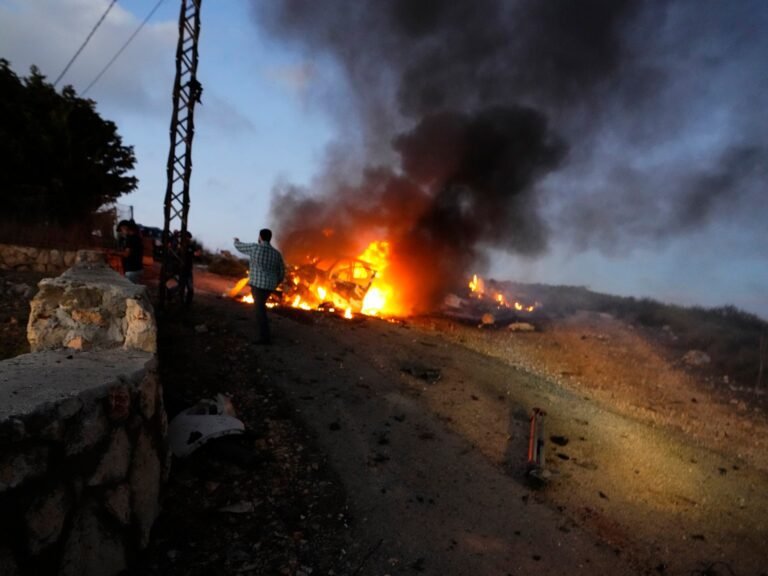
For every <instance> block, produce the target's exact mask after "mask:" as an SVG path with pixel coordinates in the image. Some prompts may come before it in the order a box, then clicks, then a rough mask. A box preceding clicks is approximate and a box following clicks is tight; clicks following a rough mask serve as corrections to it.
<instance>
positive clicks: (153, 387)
mask: <svg viewBox="0 0 768 576" xmlns="http://www.w3.org/2000/svg"><path fill="white" fill-rule="evenodd" d="M158 387H159V383H158V380H157V375H156V374H154V373H153V374H148V375H147V376H145V377H144V379H143V380H142V381H141V384H139V407H140V408H141V415H142V416H143V417H144V418H145V419H146V420H151V419H152V416H154V415H155V410H156V406H157V396H158Z"/></svg>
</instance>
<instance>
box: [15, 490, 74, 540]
mask: <svg viewBox="0 0 768 576" xmlns="http://www.w3.org/2000/svg"><path fill="white" fill-rule="evenodd" d="M71 506H72V500H71V498H70V496H69V494H68V492H67V491H66V489H65V488H64V487H63V486H58V487H57V488H55V489H54V490H53V491H52V492H50V493H48V494H44V495H42V496H40V497H38V498H36V499H35V501H34V502H33V503H32V505H31V506H30V507H29V509H28V510H27V512H26V514H25V515H24V522H25V525H26V529H27V546H28V549H29V551H30V552H31V553H32V554H38V553H39V552H41V551H42V550H43V549H45V548H46V547H48V546H50V545H51V544H55V543H56V541H58V539H59V536H61V532H62V529H63V528H64V523H65V521H66V519H67V514H68V513H69V510H70V508H71Z"/></svg>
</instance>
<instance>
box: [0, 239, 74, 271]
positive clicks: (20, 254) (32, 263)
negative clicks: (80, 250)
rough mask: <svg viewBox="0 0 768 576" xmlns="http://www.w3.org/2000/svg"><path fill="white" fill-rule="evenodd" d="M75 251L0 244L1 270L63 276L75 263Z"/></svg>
mask: <svg viewBox="0 0 768 576" xmlns="http://www.w3.org/2000/svg"><path fill="white" fill-rule="evenodd" d="M75 259H76V252H75V251H73V250H52V249H50V248H33V247H30V246H14V245H13V244H0V269H3V270H25V271H26V270H32V271H35V272H45V273H50V274H61V273H62V272H63V271H64V270H66V269H67V268H69V267H70V266H72V265H73V264H74V263H75Z"/></svg>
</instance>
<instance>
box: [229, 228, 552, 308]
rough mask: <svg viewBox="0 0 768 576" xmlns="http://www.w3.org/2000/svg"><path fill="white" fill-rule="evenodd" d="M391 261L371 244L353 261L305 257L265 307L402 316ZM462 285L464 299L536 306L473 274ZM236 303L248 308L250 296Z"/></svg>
mask: <svg viewBox="0 0 768 576" xmlns="http://www.w3.org/2000/svg"><path fill="white" fill-rule="evenodd" d="M391 257H392V252H391V246H390V244H389V243H388V242H386V241H383V240H377V241H374V242H371V243H370V244H368V246H367V247H366V248H365V249H364V250H363V251H362V252H361V253H360V254H359V255H358V256H357V257H356V258H340V259H337V260H333V261H321V260H319V259H316V258H307V263H306V264H304V265H301V266H293V267H290V268H289V270H288V271H287V273H286V278H285V280H284V281H283V283H282V285H281V286H280V287H279V289H278V290H277V291H276V292H275V293H273V295H272V296H271V297H270V300H269V302H268V303H267V305H268V306H269V307H271V308H272V307H276V306H284V307H289V308H298V309H301V310H318V311H322V312H328V313H332V314H338V315H339V316H342V317H344V318H347V319H351V318H353V317H354V315H355V314H363V315H365V316H378V317H385V318H386V317H390V318H391V317H398V316H406V315H408V305H407V302H402V301H400V300H399V299H398V297H397V295H398V294H399V293H400V292H402V291H398V290H397V287H398V285H400V284H401V283H402V281H401V280H402V279H400V281H399V279H398V278H396V277H395V276H394V274H393V267H392V266H391ZM247 283H248V277H245V278H243V279H241V280H240V281H238V282H237V284H235V286H234V287H233V288H232V289H231V290H230V291H229V293H228V294H229V296H230V297H232V298H236V297H237V295H238V294H239V293H240V292H241V291H242V290H243V289H244V288H245V286H246V285H247ZM468 287H469V294H468V296H469V298H470V299H475V300H480V301H484V302H488V303H492V304H493V305H494V306H495V307H497V308H505V309H510V310H515V311H517V312H533V311H534V310H535V309H536V308H537V306H538V304H524V303H521V302H518V301H516V300H513V299H510V298H509V297H508V296H507V295H506V294H504V293H503V292H501V291H500V290H497V289H495V288H493V289H487V288H486V282H485V281H484V280H483V278H482V277H480V276H478V275H477V274H475V275H473V276H472V279H471V280H470V281H469V284H468ZM239 300H240V301H241V302H245V303H247V304H253V296H252V295H251V294H248V295H245V296H243V297H241V298H239Z"/></svg>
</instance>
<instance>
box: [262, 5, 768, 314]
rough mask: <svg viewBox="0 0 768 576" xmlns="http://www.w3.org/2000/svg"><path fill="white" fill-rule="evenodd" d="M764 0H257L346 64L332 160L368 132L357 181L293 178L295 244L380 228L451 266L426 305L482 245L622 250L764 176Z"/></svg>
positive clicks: (299, 250)
mask: <svg viewBox="0 0 768 576" xmlns="http://www.w3.org/2000/svg"><path fill="white" fill-rule="evenodd" d="M766 13H768V10H766V9H765V5H764V4H762V3H761V2H760V1H759V0H757V1H743V2H729V3H723V2H718V1H716V0H703V1H701V2H700V1H698V0H687V1H686V0H682V1H678V2H674V3H673V2H667V1H665V0H646V1H643V0H580V1H577V2H574V1H573V0H546V1H542V0H517V1H512V0H473V1H472V2H467V1H465V0H420V1H418V2H417V1H412V0H335V1H331V0H326V1H323V2H316V1H313V0H284V1H283V2H264V3H258V7H257V8H255V13H254V14H255V19H256V20H257V21H258V23H259V25H262V26H265V27H266V28H267V29H268V30H270V31H271V32H272V33H273V34H274V35H275V36H276V37H278V38H281V39H284V40H286V41H291V42H294V43H295V44H296V45H298V46H299V47H300V48H301V49H303V50H305V51H306V53H307V54H308V56H309V57H311V58H313V59H321V58H328V57H329V58H331V59H332V61H333V62H335V63H336V64H337V66H338V74H339V77H340V78H341V79H342V80H343V81H339V83H338V85H339V91H338V93H335V94H334V96H335V98H328V97H327V95H326V98H328V100H327V102H328V103H329V104H331V105H332V106H331V108H333V109H334V111H335V113H336V115H337V117H338V118H339V120H340V121H342V122H343V123H344V124H346V125H347V126H349V125H350V123H351V124H353V125H354V126H356V127H358V128H359V133H358V136H357V137H355V131H354V130H349V129H348V130H346V131H345V136H346V137H349V138H350V141H349V148H348V150H347V153H346V154H345V153H344V152H342V153H338V152H337V155H336V156H334V158H340V157H341V158H345V160H346V161H349V158H352V157H355V156H356V154H357V152H358V151H359V150H356V148H358V149H361V150H362V157H363V159H362V163H363V165H364V166H365V168H362V174H363V175H362V177H360V178H357V179H356V180H355V179H349V178H346V179H345V177H346V176H347V174H348V173H347V172H346V171H345V170H342V167H341V165H340V164H339V165H337V164H336V163H334V162H329V164H328V166H327V167H326V171H325V175H324V177H323V178H321V179H320V180H319V181H318V185H317V188H318V189H319V190H320V192H319V193H318V191H317V190H315V191H314V194H312V195H308V194H306V193H305V191H302V190H300V189H297V188H290V187H288V188H285V187H284V188H283V189H282V190H281V191H280V192H279V193H278V195H277V196H276V197H275V201H274V203H273V212H274V215H275V217H276V220H277V221H276V222H275V227H276V228H278V229H279V230H280V235H281V239H282V242H281V244H282V245H284V246H287V247H288V248H289V252H295V253H296V255H299V254H304V253H307V252H309V251H310V250H312V251H314V252H318V251H323V250H326V251H328V252H329V253H331V252H334V251H336V252H338V251H339V250H349V251H353V250H355V249H356V246H357V245H358V244H359V242H360V240H361V239H360V237H359V236H360V230H366V231H367V233H370V234H371V236H372V237H371V239H373V237H375V235H376V232H384V233H385V234H382V235H383V236H386V237H388V238H389V239H390V240H392V242H393V244H394V247H395V249H396V250H397V251H398V256H399V262H401V264H402V265H404V266H407V267H408V269H409V270H413V269H416V268H422V269H423V268H424V267H428V268H429V269H430V270H431V271H432V272H433V276H434V277H436V278H438V280H437V281H436V282H435V283H434V284H433V285H431V286H427V287H423V293H422V294H421V296H422V298H421V300H420V304H422V305H428V304H429V303H430V302H431V301H433V300H434V299H435V298H437V297H439V296H440V295H441V293H442V292H443V291H445V290H447V289H450V288H452V287H453V284H454V283H455V282H458V281H459V279H461V278H463V277H465V276H466V274H467V273H468V272H471V271H472V270H473V269H476V267H477V266H478V265H480V264H482V260H483V251H484V249H485V248H501V249H504V250H507V251H510V252H517V253H522V254H529V255H535V254H537V253H541V252H542V251H544V250H546V248H547V246H548V241H549V239H550V237H551V235H552V234H553V233H554V234H556V235H557V237H558V238H559V239H563V238H568V239H570V241H571V242H572V243H573V244H574V245H576V246H579V247H581V248H589V247H591V246H594V245H597V246H602V247H604V248H605V249H606V250H621V249H622V247H625V246H630V245H634V244H635V243H637V242H640V243H643V242H644V243H652V242H657V241H661V240H664V239H665V238H669V237H670V236H673V235H675V234H680V233H685V232H686V231H689V230H692V229H696V228H700V227H702V226H706V225H707V224H708V223H709V222H711V221H712V220H713V219H714V218H716V217H718V216H719V214H721V213H722V212H723V211H724V210H725V207H724V205H725V203H726V201H727V202H728V203H729V206H730V208H729V210H730V211H731V212H732V211H733V210H734V208H733V206H734V205H738V204H739V201H740V200H743V199H748V200H754V199H755V194H756V192H755V191H756V190H757V189H758V188H759V182H760V180H761V178H763V179H764V176H765V174H764V169H763V171H762V172H761V170H760V169H759V166H761V165H762V166H764V165H765V164H764V162H765V159H766V156H765V150H766V149H768V147H766V145H765V138H766V136H765V134H766V133H768V130H765V128H767V126H766V121H765V120H762V121H760V122H755V120H754V118H752V113H753V112H754V111H755V110H756V109H758V107H759V106H761V104H760V102H761V99H760V98H759V97H757V95H759V94H760V93H761V92H762V94H763V95H764V94H765V88H766V84H767V83H766V79H765V75H760V76H757V77H750V76H749V73H750V71H752V72H754V73H755V74H759V69H758V70H753V69H752V68H751V67H752V66H753V65H754V63H755V62H756V61H757V62H762V63H763V64H764V63H765V60H766V56H765V54H768V50H763V49H764V48H768V46H766V44H767V43H766V41H765V39H764V35H763V34H762V33H761V28H762V26H763V24H765V23H766ZM762 29H764V28H762ZM725 71H727V73H725ZM342 150H343V148H342ZM761 174H762V177H761ZM350 182H352V183H350ZM331 230H332V231H333V232H332V233H331ZM435 272H436V274H434V273H435ZM414 290H416V288H415V287H414Z"/></svg>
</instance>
